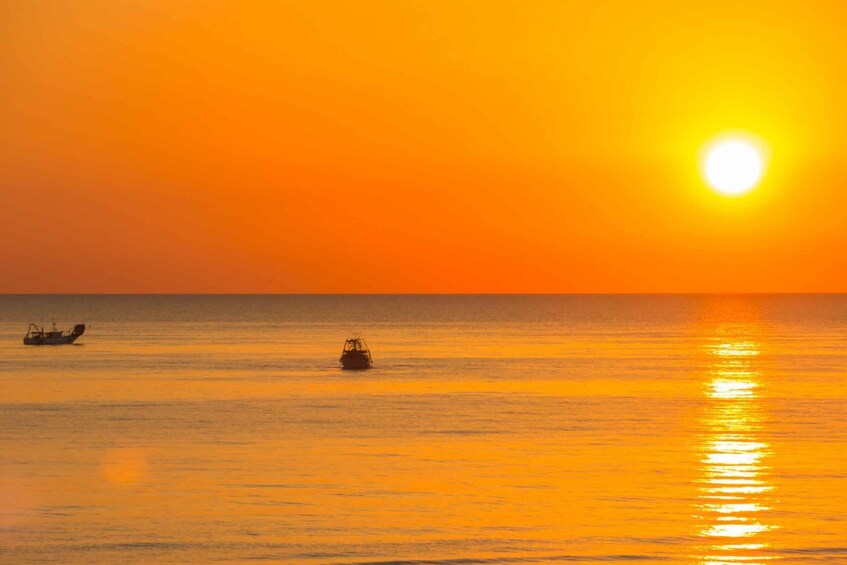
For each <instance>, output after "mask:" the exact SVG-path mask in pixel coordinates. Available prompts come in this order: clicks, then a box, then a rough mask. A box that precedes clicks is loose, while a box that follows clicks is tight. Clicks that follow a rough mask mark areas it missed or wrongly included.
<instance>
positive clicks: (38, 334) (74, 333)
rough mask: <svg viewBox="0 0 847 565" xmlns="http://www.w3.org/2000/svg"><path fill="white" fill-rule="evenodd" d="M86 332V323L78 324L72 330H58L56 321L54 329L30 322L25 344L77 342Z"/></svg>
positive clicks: (65, 343)
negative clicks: (40, 326)
mask: <svg viewBox="0 0 847 565" xmlns="http://www.w3.org/2000/svg"><path fill="white" fill-rule="evenodd" d="M84 333H85V324H77V325H75V326H74V328H73V329H72V330H71V331H62V330H57V329H56V323H55V322H54V323H53V329H52V330H45V329H44V328H43V327H42V328H39V327H38V326H37V325H35V324H30V325H29V328H28V329H27V332H26V335H25V336H24V345H67V344H69V343H73V342H75V341H76V340H77V338H78V337H79V336H81V335H82V334H84Z"/></svg>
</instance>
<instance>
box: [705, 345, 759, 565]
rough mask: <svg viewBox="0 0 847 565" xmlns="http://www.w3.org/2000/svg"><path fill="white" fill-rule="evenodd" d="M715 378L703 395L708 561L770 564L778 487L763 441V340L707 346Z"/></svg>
mask: <svg viewBox="0 0 847 565" xmlns="http://www.w3.org/2000/svg"><path fill="white" fill-rule="evenodd" d="M708 353H709V355H710V360H711V367H712V372H711V378H710V380H708V381H707V382H706V386H705V387H704V388H705V390H704V393H705V395H706V397H707V400H708V402H709V403H710V404H709V408H708V410H707V412H706V416H705V418H704V421H703V426H704V431H705V435H704V440H703V442H702V445H701V459H700V463H701V479H700V483H701V485H700V489H699V490H700V494H699V502H698V508H697V512H698V516H697V518H699V519H701V520H702V528H701V530H700V532H699V536H700V537H701V538H702V539H703V542H704V543H703V545H702V547H701V551H702V555H699V556H698V559H699V560H700V563H701V564H702V565H730V564H733V565H737V564H738V563H745V564H755V563H765V562H768V561H772V560H773V559H775V557H774V556H772V555H770V556H769V555H767V553H768V549H769V545H768V543H767V541H765V540H764V539H763V534H765V533H766V532H768V531H770V530H773V529H775V526H774V525H773V524H770V523H768V520H767V519H766V515H767V513H768V511H770V510H772V505H773V502H772V496H771V493H772V491H773V490H774V487H773V485H772V484H770V483H769V481H768V477H769V475H770V473H769V471H770V469H769V467H768V459H769V456H770V446H769V445H768V443H767V442H765V441H764V440H762V439H761V436H762V434H761V431H762V429H763V427H764V426H765V425H766V423H767V422H766V417H765V415H764V413H763V410H762V407H761V405H760V401H761V382H760V375H759V372H758V370H757V362H756V361H757V359H758V356H759V353H760V351H759V346H758V344H757V343H755V342H753V341H747V340H744V339H736V340H730V341H722V342H716V343H715V344H713V345H711V346H709V347H708Z"/></svg>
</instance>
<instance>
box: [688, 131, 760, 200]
mask: <svg viewBox="0 0 847 565" xmlns="http://www.w3.org/2000/svg"><path fill="white" fill-rule="evenodd" d="M702 168H703V174H704V175H705V177H706V180H707V181H708V183H709V185H710V186H711V187H712V188H714V189H715V190H717V191H718V192H720V193H722V194H729V195H737V194H744V193H746V192H749V191H750V190H751V189H752V188H753V187H755V186H756V184H758V182H759V180H760V179H761V178H762V173H763V172H764V158H763V156H762V151H761V150H760V149H759V148H758V147H757V146H756V144H755V143H753V142H751V141H748V140H746V139H743V138H724V139H722V140H719V141H717V142H715V143H713V144H712V145H711V146H710V147H709V148H708V149H707V150H706V153H705V157H704V159H703V162H702Z"/></svg>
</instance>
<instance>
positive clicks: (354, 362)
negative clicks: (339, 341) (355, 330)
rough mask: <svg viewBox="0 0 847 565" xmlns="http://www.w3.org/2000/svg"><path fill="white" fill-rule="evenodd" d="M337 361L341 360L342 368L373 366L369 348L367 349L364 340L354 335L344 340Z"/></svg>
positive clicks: (368, 367) (367, 367)
mask: <svg viewBox="0 0 847 565" xmlns="http://www.w3.org/2000/svg"><path fill="white" fill-rule="evenodd" d="M339 361H341V368H342V369H370V368H371V367H373V359H372V358H371V350H370V349H368V344H367V343H365V340H364V339H362V338H360V337H354V338H351V339H348V340H347V341H345V342H344V349H343V350H342V351H341V359H339Z"/></svg>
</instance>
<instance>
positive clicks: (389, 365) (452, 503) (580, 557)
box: [0, 295, 847, 565]
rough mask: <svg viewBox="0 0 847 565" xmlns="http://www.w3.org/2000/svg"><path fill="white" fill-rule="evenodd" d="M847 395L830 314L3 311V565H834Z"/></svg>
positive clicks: (843, 337)
mask: <svg viewBox="0 0 847 565" xmlns="http://www.w3.org/2000/svg"><path fill="white" fill-rule="evenodd" d="M54 320H55V321H56V323H57V325H58V326H59V327H62V328H66V329H69V328H70V327H71V326H72V325H73V324H75V323H79V322H84V323H86V324H87V325H88V330H87V331H86V333H85V335H84V336H83V337H82V338H81V339H80V340H79V341H78V344H76V345H72V346H54V347H47V346H43V347H25V346H23V345H22V343H21V338H22V337H23V334H24V332H25V331H26V327H27V324H28V323H29V322H31V321H32V322H38V323H47V324H49V323H50V322H52V321H54ZM354 334H359V335H361V336H362V337H364V338H365V339H366V340H367V341H368V343H369V345H370V347H371V350H372V352H373V356H374V361H375V367H374V369H372V370H371V371H366V372H342V371H340V370H339V367H338V357H339V354H340V351H341V347H342V345H343V342H344V339H345V338H347V337H349V336H352V335H354ZM846 381H847V296H839V295H818V296H802V295H791V296H5V297H0V391H2V392H0V562H2V563H12V564H15V563H83V562H85V563H239V562H244V563H252V562H256V561H263V560H265V561H271V562H274V561H289V562H303V563H414V562H421V561H425V562H427V563H439V564H440V563H444V564H469V563H546V562H569V561H580V562H617V561H637V560H643V561H646V562H654V561H656V562H658V561H662V562H668V563H700V564H711V565H717V564H733V565H738V564H739V563H745V564H753V563H762V564H764V563H779V562H786V563H790V562H793V563H817V562H820V563H834V562H845V561H847V520H845V516H847V455H845V452H847V402H845V401H847V387H845V382H846Z"/></svg>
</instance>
